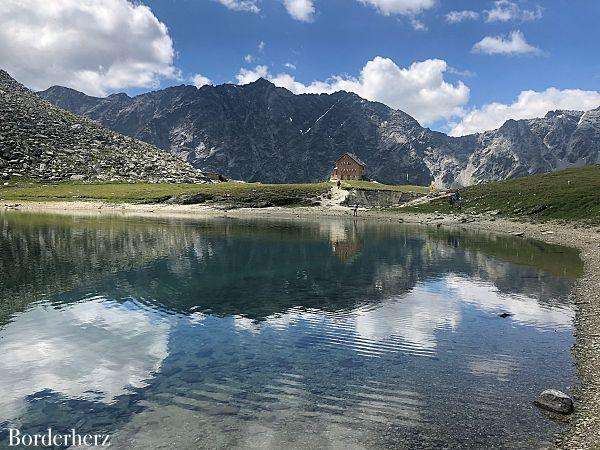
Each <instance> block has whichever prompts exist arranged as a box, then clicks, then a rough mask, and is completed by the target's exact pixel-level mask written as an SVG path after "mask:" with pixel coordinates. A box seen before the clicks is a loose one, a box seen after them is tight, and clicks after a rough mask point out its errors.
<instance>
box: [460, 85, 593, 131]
mask: <svg viewBox="0 0 600 450" xmlns="http://www.w3.org/2000/svg"><path fill="white" fill-rule="evenodd" d="M598 106H600V92H597V91H583V90H579V89H564V90H560V89H556V88H553V87H552V88H548V89H546V90H545V91H542V92H537V91H523V92H521V93H520V94H519V97H518V98H517V99H516V100H515V101H514V102H513V103H512V104H510V105H506V104H503V103H490V104H487V105H485V106H483V107H482V108H480V109H475V110H473V111H471V112H469V113H468V114H466V115H465V116H464V117H463V118H462V120H461V121H460V123H457V124H454V125H453V126H452V130H451V132H450V134H451V135H452V136H463V135H466V134H472V133H478V132H481V131H486V130H494V129H496V128H499V127H500V126H502V124H503V123H504V122H506V121H507V120H508V119H516V120H518V119H533V118H536V117H543V116H545V115H546V113H548V112H549V111H554V110H557V109H568V110H579V111H588V110H590V109H594V108H597V107H598Z"/></svg>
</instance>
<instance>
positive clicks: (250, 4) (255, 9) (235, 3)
mask: <svg viewBox="0 0 600 450" xmlns="http://www.w3.org/2000/svg"><path fill="white" fill-rule="evenodd" d="M217 1H218V2H219V3H220V4H221V5H223V6H225V7H226V8H228V9H231V10H232V11H247V12H252V13H259V12H260V7H259V6H258V1H257V0H217Z"/></svg>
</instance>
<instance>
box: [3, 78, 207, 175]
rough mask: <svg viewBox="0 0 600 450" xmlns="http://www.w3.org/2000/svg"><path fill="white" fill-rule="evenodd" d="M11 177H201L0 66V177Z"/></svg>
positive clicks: (190, 167) (185, 165)
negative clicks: (66, 107) (48, 98)
mask: <svg viewBox="0 0 600 450" xmlns="http://www.w3.org/2000/svg"><path fill="white" fill-rule="evenodd" d="M82 95H83V94H82ZM16 176H20V177H28V178H34V179H40V180H48V181H62V180H68V179H72V180H89V181H127V182H133V181H148V182H200V181H206V180H207V178H206V177H204V176H203V175H202V173H201V172H200V171H198V170H196V169H194V168H193V167H192V166H190V165H189V164H188V163H187V162H185V161H183V160H181V159H180V158H178V157H177V156H175V155H172V154H170V153H168V152H165V151H163V150H160V149H158V148H156V147H154V146H152V145H150V144H148V143H146V142H141V141H139V140H136V139H133V138H131V137H128V136H123V135H121V134H118V133H116V132H114V131H111V130H108V129H106V128H104V127H103V126H101V125H99V124H98V123H96V122H94V121H91V120H89V119H87V118H84V117H78V116H76V115H74V114H72V113H71V112H68V111H66V110H63V109H60V108H58V107H56V106H54V105H52V104H50V103H49V102H47V101H44V100H42V99H41V98H40V97H39V96H37V95H36V94H35V93H33V92H31V91H30V90H28V89H27V88H25V87H24V86H22V85H21V84H19V83H18V82H16V81H15V80H14V79H13V78H11V77H10V75H8V73H6V72H4V71H2V70H0V178H4V179H9V178H12V177H16Z"/></svg>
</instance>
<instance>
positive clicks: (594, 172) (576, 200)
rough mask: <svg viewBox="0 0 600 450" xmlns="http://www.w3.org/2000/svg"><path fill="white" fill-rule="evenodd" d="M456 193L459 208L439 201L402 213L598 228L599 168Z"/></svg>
mask: <svg viewBox="0 0 600 450" xmlns="http://www.w3.org/2000/svg"><path fill="white" fill-rule="evenodd" d="M459 192H460V195H461V197H462V204H461V206H460V208H458V207H456V206H452V205H450V204H449V202H448V201H447V200H440V201H434V202H431V203H429V204H426V205H421V206H417V207H413V208H407V209H405V210H404V211H406V212H409V211H414V212H427V213H429V212H434V211H437V212H439V213H457V212H465V213H474V214H478V213H490V212H493V213H494V214H497V215H500V216H505V217H509V218H516V219H528V220H531V219H534V220H538V221H548V220H558V221H565V222H570V221H582V222H585V223H588V224H591V225H596V224H600V165H593V166H587V167H583V168H578V169H567V170H563V171H560V172H555V173H550V174H544V175H532V176H529V177H524V178H518V179H514V180H508V181H502V182H493V183H486V184H481V185H477V186H471V187H468V188H463V189H460V190H459Z"/></svg>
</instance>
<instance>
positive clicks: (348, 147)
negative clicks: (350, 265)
mask: <svg viewBox="0 0 600 450" xmlns="http://www.w3.org/2000/svg"><path fill="white" fill-rule="evenodd" d="M39 95H40V96H41V97H42V98H44V99H46V100H48V101H50V102H51V103H53V104H55V105H57V106H59V107H61V108H64V109H68V110H70V111H72V112H73V113H75V114H79V115H83V116H86V117H89V118H91V119H93V120H96V121H98V122H99V123H100V124H102V125H104V126H106V127H108V128H110V129H112V130H115V131H117V132H119V133H123V134H125V135H128V136H132V137H135V138H137V139H140V140H142V141H145V142H148V143H151V144H153V145H155V146H157V147H159V148H161V149H164V150H168V151H170V152H172V153H174V154H176V155H179V156H181V157H182V158H184V159H186V160H187V161H188V162H190V163H191V164H192V165H193V166H194V167H197V168H200V169H202V170H204V171H216V172H220V173H222V174H223V175H226V176H228V177H231V178H234V179H240V180H245V181H263V182H308V181H318V180H323V179H326V178H328V176H329V174H330V172H331V169H332V166H333V162H334V161H335V160H336V159H337V158H338V157H339V156H340V155H341V154H342V153H344V152H352V153H355V154H356V155H358V156H359V157H360V158H361V159H362V160H363V161H365V162H366V164H367V172H366V173H367V175H368V176H369V177H371V178H373V179H375V180H378V181H381V182H390V183H410V184H424V185H426V184H429V183H430V182H432V181H435V183H436V184H438V185H443V186H456V185H470V184H474V183H478V182H482V181H490V180H502V179H507V178H513V177H519V176H524V175H528V174H535V173H543V172H551V171H555V170H559V169H562V168H565V167H571V166H582V165H587V164H594V163H598V162H600V108H599V109H596V110H593V111H589V112H585V113H584V112H580V111H554V112H550V113H548V114H547V115H546V116H545V117H544V118H539V119H531V120H519V121H515V120H509V121H507V122H506V123H505V124H504V125H503V126H502V127H501V128H499V129H497V130H494V131H488V132H484V133H480V134H474V135H470V136H464V137H457V138H455V137H450V136H447V135H445V134H443V133H439V132H435V131H431V130H429V129H427V128H423V127H422V126H420V125H419V123H418V122H417V121H416V120H415V119H413V118H412V117H411V116H409V115H408V114H406V113H404V112H402V111H398V110H394V109H391V108H389V107H388V106H386V105H383V104H381V103H376V102H370V101H367V100H364V99H362V98H360V97H359V96H357V95H356V94H352V93H348V92H336V93H334V94H331V95H327V94H320V95H316V94H315V95H313V94H309V95H294V94H293V93H292V92H290V91H288V90H286V89H284V88H280V87H276V86H275V85H273V84H272V83H270V82H269V81H266V80H264V79H259V80H257V81H256V82H254V83H251V84H247V85H243V86H238V85H232V84H224V85H220V86H203V87H201V88H200V89H197V88H195V87H193V86H176V87H170V88H167V89H163V90H159V91H156V92H149V93H146V94H142V95H138V96H136V97H129V96H128V95H126V94H114V95H111V96H109V97H107V98H96V97H90V96H87V95H85V94H83V93H81V92H78V91H75V90H73V89H69V88H65V87H60V86H54V87H51V88H49V89H47V90H45V91H43V92H40V93H39Z"/></svg>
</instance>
